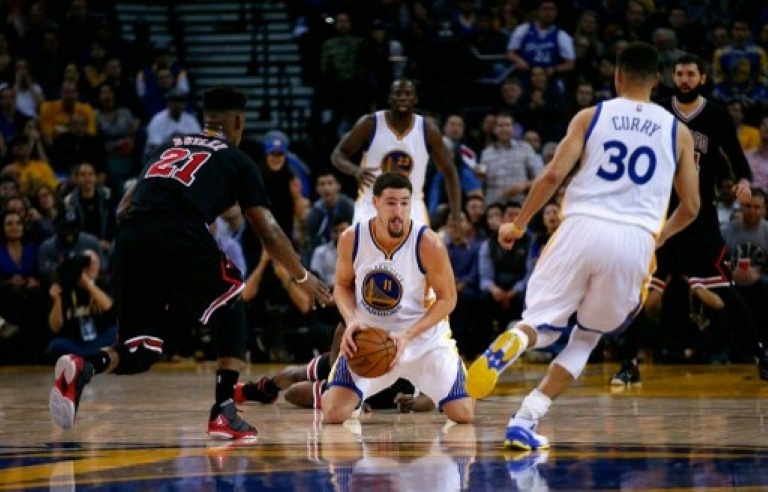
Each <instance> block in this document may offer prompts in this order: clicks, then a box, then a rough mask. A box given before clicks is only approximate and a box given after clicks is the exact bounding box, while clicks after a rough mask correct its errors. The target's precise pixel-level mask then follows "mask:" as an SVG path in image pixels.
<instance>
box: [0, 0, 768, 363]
mask: <svg viewBox="0 0 768 492" xmlns="http://www.w3.org/2000/svg"><path fill="white" fill-rule="evenodd" d="M188 3H189V4H190V5H192V6H197V7H200V9H201V10H204V9H205V8H206V5H208V4H211V5H213V4H216V5H215V8H216V9H217V10H216V12H219V13H220V12H222V11H225V10H226V12H227V15H228V14H229V13H231V14H232V15H234V16H235V21H234V23H232V22H230V21H229V20H226V21H222V24H221V27H222V30H232V31H233V32H235V33H238V32H267V31H268V30H269V29H268V28H269V19H270V15H271V16H273V17H274V18H276V19H281V22H282V23H283V24H286V25H287V26H288V31H287V32H288V35H287V36H286V40H285V42H286V43H287V44H288V45H290V46H293V48H294V49H295V51H296V52H297V53H298V57H297V59H296V60H295V62H294V63H292V64H290V63H286V62H284V61H281V60H280V59H279V58H276V56H275V53H276V49H273V48H270V45H269V44H268V43H267V42H266V41H265V40H266V39H267V38H266V37H265V38H260V37H259V36H258V35H255V36H251V37H246V38H245V39H246V43H245V44H243V43H242V42H241V43H239V44H238V46H237V47H238V48H243V46H245V48H244V49H245V50H246V51H247V52H248V53H252V54H249V60H250V63H249V64H247V65H248V66H247V67H244V69H245V70H246V74H251V75H254V74H259V73H266V74H269V73H272V71H271V69H272V68H276V69H277V73H278V74H285V73H296V74H298V79H299V80H298V82H296V83H298V84H301V85H303V86H306V87H310V88H311V91H310V93H309V94H310V95H309V99H308V105H307V111H306V112H305V113H304V114H305V117H303V118H300V119H298V120H297V119H296V118H295V117H293V116H291V115H293V113H292V112H291V111H290V110H291V109H292V108H290V107H288V108H287V110H286V108H281V109H282V111H274V112H273V113H274V114H273V115H272V116H273V117H272V118H271V119H269V120H268V125H267V126H264V125H261V126H258V127H250V130H249V132H248V134H247V138H246V139H245V140H244V142H243V144H242V145H241V147H242V148H243V150H244V151H245V152H246V153H248V154H249V155H250V156H251V157H253V159H254V161H255V162H256V163H257V164H258V166H259V167H260V169H261V172H262V175H263V177H264V180H265V182H266V185H267V189H268V190H269V193H270V199H271V201H272V205H273V212H274V214H275V216H276V218H277V220H278V222H279V223H280V225H281V226H282V227H283V229H284V230H285V231H286V233H288V234H289V236H290V237H292V238H293V240H294V243H295V247H296V249H297V251H299V252H300V254H301V255H302V257H303V259H304V261H305V264H306V265H308V266H310V267H311V269H312V270H313V271H315V272H316V273H317V274H318V275H319V276H320V277H321V278H322V279H323V280H325V281H326V282H327V283H328V284H329V285H333V276H334V266H335V261H336V256H335V255H336V250H335V241H336V238H337V237H338V235H339V234H340V232H341V231H343V230H344V228H346V227H347V226H349V225H350V223H351V220H352V209H353V202H354V199H355V198H356V195H357V183H356V182H355V181H354V180H353V179H351V178H350V177H348V176H346V175H342V174H340V173H338V172H337V171H336V170H335V169H332V166H331V164H330V159H329V157H330V153H331V151H332V149H333V147H334V146H335V145H336V144H337V143H338V140H339V138H340V137H341V136H342V135H343V134H344V133H345V132H346V131H348V130H349V129H350V128H351V127H352V125H354V123H355V122H356V121H357V120H358V119H359V118H360V117H361V116H363V115H364V114H366V113H369V112H371V111H373V110H377V109H386V108H387V107H388V100H387V99H388V94H389V87H390V85H391V83H392V81H393V80H395V79H396V78H398V77H407V78H409V79H411V80H413V81H414V82H415V84H416V87H417V89H418V95H419V104H418V111H419V112H420V113H421V114H424V115H426V116H428V117H430V118H432V119H433V120H434V122H435V123H436V124H437V126H438V127H439V128H440V129H441V130H442V131H443V134H444V143H445V145H446V146H447V147H448V149H449V150H450V151H451V153H452V155H453V157H454V163H455V165H456V167H457V169H458V170H459V172H460V174H464V175H466V174H470V175H472V176H473V177H474V178H476V179H474V180H464V181H466V182H467V183H476V184H475V185H473V186H465V187H464V189H462V192H463V198H464V211H465V214H466V216H467V218H468V221H467V224H468V225H467V227H466V228H465V230H463V231H458V230H451V231H450V232H448V230H447V229H444V228H443V224H444V221H445V217H446V213H447V207H446V201H447V200H446V197H445V193H444V191H443V186H442V185H441V182H442V176H440V174H439V173H438V172H437V171H436V170H434V169H431V170H430V172H429V175H428V180H427V185H426V186H425V193H426V195H427V202H428V205H429V211H430V214H431V217H432V219H431V224H430V225H431V226H432V227H433V228H434V229H435V230H438V231H441V232H442V234H443V237H444V238H445V241H446V244H447V246H448V250H449V253H450V257H451V261H452V264H453V268H454V274H455V279H456V286H457V289H458V292H459V302H458V306H457V308H456V311H455V312H454V314H453V316H452V318H451V323H452V329H453V332H454V336H455V338H456V339H457V342H458V345H459V350H460V352H461V353H462V354H463V355H464V356H465V357H467V358H469V359H471V358H474V357H475V356H476V355H477V354H478V353H479V352H480V351H481V350H482V349H484V348H485V347H486V345H487V344H488V342H490V340H492V339H493V338H494V337H495V336H496V334H497V333H498V331H499V330H501V329H504V328H505V327H506V326H507V324H508V323H509V322H510V321H511V320H514V319H517V318H519V317H520V314H521V311H522V307H523V299H524V295H525V287H526V281H527V279H528V277H529V276H530V274H531V271H532V269H533V267H534V265H535V263H536V260H537V258H538V256H539V254H540V253H541V251H542V248H543V247H544V245H545V244H546V242H547V240H548V238H549V237H550V236H551V235H552V234H553V233H554V231H555V230H556V229H557V227H558V224H559V221H560V213H559V212H560V208H559V206H560V205H559V204H560V201H559V200H560V197H561V196H562V193H559V194H558V196H557V197H556V199H555V200H553V201H552V203H550V204H549V205H547V207H546V208H545V209H544V210H543V213H542V214H541V216H540V217H539V218H538V220H537V221H536V222H535V224H534V225H533V226H532V227H531V230H530V231H529V234H528V235H527V236H525V237H524V238H523V239H522V240H520V241H518V242H516V243H515V246H514V249H513V250H512V251H505V250H503V249H501V248H500V247H499V246H498V244H497V242H496V241H495V232H496V230H497V229H498V227H499V224H500V223H502V222H505V221H510V220H512V219H513V218H514V217H515V215H516V214H517V213H518V212H519V210H520V204H521V203H522V201H523V200H524V198H525V191H526V190H527V189H528V187H529V186H530V182H531V180H532V179H533V178H534V177H535V176H536V175H537V173H539V172H540V171H541V169H542V167H543V166H544V165H545V164H546V163H547V162H548V161H549V160H550V159H551V158H552V155H553V153H554V149H555V148H556V146H557V142H558V141H559V140H560V138H562V136H563V135H564V132H565V129H566V127H567V124H568V122H569V120H570V118H571V117H572V116H573V115H574V114H576V113H577V112H578V111H579V110H580V109H582V108H585V107H588V106H591V105H594V104H595V103H597V102H599V101H601V100H605V99H608V98H611V97H613V96H615V95H616V94H615V89H614V87H613V72H614V68H615V57H616V54H617V52H619V51H620V50H621V49H622V47H623V46H625V45H626V44H627V43H628V42H631V41H637V40H640V41H647V42H650V43H653V44H654V45H655V46H656V47H657V48H658V49H659V51H660V53H661V57H662V67H660V68H661V71H662V78H661V83H660V84H659V86H658V88H657V94H656V96H657V97H659V98H665V97H670V96H671V95H672V93H673V87H672V79H671V70H672V68H673V65H674V60H675V59H676V58H677V57H678V56H680V55H681V54H683V53H692V54H695V55H698V56H700V57H701V58H702V59H703V60H705V62H706V65H707V67H708V72H707V79H706V84H705V87H704V89H703V94H704V95H705V96H706V97H707V98H709V99H711V100H714V101H716V102H718V103H719V104H722V105H724V106H727V108H728V112H729V114H730V116H731V118H732V120H733V124H734V126H735V127H736V129H737V132H738V137H739V142H740V144H741V146H742V149H743V151H744V152H745V154H746V156H747V159H748V161H749V163H750V166H751V167H752V172H753V173H754V180H753V186H754V188H753V198H752V199H751V201H749V202H748V203H738V202H737V201H736V200H735V199H734V196H733V195H732V193H731V192H730V187H731V186H732V184H733V176H731V175H728V174H727V173H723V175H722V176H720V177H719V182H720V188H719V193H718V197H719V198H718V204H717V206H718V210H719V212H720V219H721V226H722V228H723V233H724V236H725V238H726V242H727V243H728V246H729V252H728V254H729V262H730V263H731V265H732V266H733V267H734V268H737V265H740V264H744V262H745V261H746V260H749V264H750V265H751V267H754V268H756V270H757V271H758V272H759V275H758V276H757V278H752V277H751V280H750V282H751V283H750V284H749V285H741V286H738V285H737V288H743V289H745V290H748V291H749V292H756V294H754V295H751V296H745V297H746V298H747V301H748V302H749V303H750V309H751V311H752V312H753V315H754V316H755V318H756V320H757V322H758V325H759V328H760V329H761V330H762V333H763V338H764V339H765V335H766V334H767V332H768V316H766V307H765V306H764V304H766V302H765V301H766V300H768V263H766V252H768V222H766V206H765V190H766V189H768V85H767V83H766V80H767V79H766V77H767V76H768V61H767V59H766V51H767V50H768V4H766V2H764V1H760V0H732V1H721V0H689V1H673V0H655V1H654V0H574V1H556V0H367V1H352V0H346V1H344V0H294V1H286V2H277V1H263V2H246V1H231V2H219V3H216V2H207V3H206V2H201V1H197V2H196V1H192V2H188ZM124 4H125V5H127V6H129V7H130V6H133V7H136V6H137V4H138V6H139V7H141V3H140V2H135V1H133V2H132V1H128V2H120V1H118V2H111V1H106V0H101V1H100V0H66V1H65V0H57V1H54V0H49V1H45V0H38V1H32V0H4V1H2V2H0V159H2V164H1V165H0V209H1V210H2V214H1V216H2V221H3V222H2V234H1V235H0V318H1V319H0V364H25V363H48V362H52V361H53V360H55V359H56V357H57V356H58V355H60V354H62V353H67V352H79V353H84V352H89V351H92V350H95V349H97V348H98V347H101V346H104V345H108V344H110V343H111V342H112V341H114V339H115V336H116V320H115V317H114V310H113V307H112V304H113V299H112V296H113V292H112V288H111V282H110V271H111V246H112V239H113V237H114V231H115V226H116V224H115V217H114V212H115V207H116V205H117V203H118V202H119V200H120V197H121V196H122V194H123V191H124V189H125V187H126V186H127V185H129V184H130V182H131V180H132V179H134V178H135V177H136V175H137V174H138V173H139V171H140V170H141V167H142V160H143V157H144V156H146V155H148V154H149V153H151V152H152V150H153V149H154V148H155V147H156V146H157V145H159V144H160V143H162V142H163V141H164V140H166V139H167V138H169V137H170V136H172V135H175V134H180V133H196V132H199V131H200V128H201V126H200V115H199V109H200V108H199V101H200V93H201V91H202V90H204V89H206V88H207V86H208V85H209V83H210V81H211V77H210V73H211V72H213V73H215V70H209V71H208V74H207V75H206V76H205V77H203V76H202V75H201V76H199V77H197V78H196V77H195V75H194V74H195V71H194V70H192V69H191V68H192V65H193V64H194V63H195V61H194V57H193V55H192V50H191V49H190V46H189V44H188V43H187V42H186V41H185V37H184V35H183V33H182V34H179V29H182V30H183V24H184V18H183V17H181V16H180V14H179V11H178V10H177V9H179V8H180V7H178V6H176V5H175V2H152V5H153V8H157V7H158V6H161V7H162V8H163V9H164V12H165V14H166V25H165V26H164V28H167V29H168V32H170V33H171V35H170V36H168V37H165V38H164V39H163V41H158V40H157V39H154V37H153V33H155V32H156V26H154V25H153V23H152V20H151V19H147V18H143V17H141V16H133V17H129V16H125V15H122V16H121V6H123V5H124ZM147 5H149V3H147ZM211 8H214V6H212V7H211ZM227 9H228V10H227ZM216 19H217V17H216V16H213V17H209V19H208V20H207V21H206V22H208V23H209V24H210V26H208V27H211V28H212V29H214V30H215V29H216V25H215V24H216V22H217V20H216ZM180 25H181V27H180ZM273 27H274V26H273ZM234 48H235V46H232V49H234ZM227 51H228V48H224V49H221V50H220V51H219V52H217V53H215V54H214V55H213V57H214V60H215V59H216V57H218V58H219V59H220V60H223V59H225V58H226V57H227ZM270 56H271V58H270ZM265 57H266V58H265ZM270 59H271V60H272V62H271V63H272V65H273V66H270V62H269V60H270ZM207 68H208V69H211V67H210V66H209V67H207ZM198 73H203V71H201V70H198ZM280 80H281V81H282V82H281V84H283V85H285V84H289V82H286V80H287V79H280ZM227 81H231V79H228V78H226V77H222V80H219V81H218V82H227ZM290 83H293V82H290ZM283 89H285V88H284V87H283V88H278V89H277V92H272V93H269V92H266V93H265V92H261V93H259V94H260V96H259V97H256V98H252V105H253V106H255V107H256V110H257V111H258V114H259V115H260V116H259V118H261V117H263V116H264V114H265V113H269V112H270V111H269V109H270V108H274V105H273V103H274V102H275V100H279V99H280V97H282V96H281V94H282V92H280V91H281V90H283ZM281 115H283V117H281ZM285 115H288V116H285ZM726 168H727V166H726ZM734 230H748V231H752V232H754V234H751V236H750V238H751V239H750V241H748V242H741V243H739V242H734V241H730V240H729V238H731V237H735V236H737V235H736V234H734ZM211 231H212V233H213V234H215V235H216V238H217V240H218V241H219V244H220V246H221V248H222V249H223V250H224V251H226V252H227V253H228V254H229V255H230V257H231V258H232V260H233V261H234V262H235V263H236V264H237V265H238V266H239V267H240V268H241V270H242V271H243V273H244V276H246V277H248V283H247V289H246V292H245V297H246V299H247V301H248V316H249V327H250V332H249V342H248V349H249V354H250V355H249V356H250V359H251V361H252V362H268V361H275V362H290V361H303V360H308V359H309V358H310V357H311V356H312V355H313V354H315V353H317V352H322V351H325V350H327V349H328V347H329V346H330V342H331V335H332V332H333V329H334V327H335V325H336V323H337V321H338V319H339V317H338V314H337V313H336V312H335V310H334V308H333V307H330V308H327V309H324V310H321V311H312V310H311V309H310V307H309V303H308V300H307V299H305V298H304V297H303V296H302V295H301V291H300V289H295V288H293V287H292V283H291V282H290V278H289V277H288V275H287V273H286V272H285V271H284V270H283V269H282V268H280V267H279V266H278V265H276V264H273V262H272V261H271V260H270V258H268V256H267V255H266V254H264V253H263V252H262V249H261V247H260V244H259V242H258V240H257V239H256V237H255V236H253V234H252V233H251V232H250V230H249V228H248V227H247V225H246V224H245V220H244V218H243V216H242V214H241V213H240V210H239V208H238V207H237V206H235V207H233V208H232V209H230V210H228V211H227V212H226V213H225V214H224V215H222V216H221V217H220V219H219V220H218V221H217V223H216V224H214V225H213V226H212V228H211ZM742 236H743V235H742ZM740 237H741V236H740ZM740 260H741V262H740ZM158 274H162V272H158ZM681 284H682V285H680V288H678V289H674V288H672V289H669V292H668V293H667V294H666V295H668V296H669V298H670V302H668V303H666V306H667V307H666V308H665V311H664V312H663V313H662V317H661V319H660V321H659V322H658V323H656V324H654V325H653V327H652V328H651V329H650V332H649V336H648V337H647V339H648V340H647V347H646V350H645V351H644V357H645V358H647V359H653V360H660V361H665V362H702V363H728V362H740V361H745V360H748V359H749V357H750V354H751V352H750V349H749V348H745V347H743V344H742V343H741V342H740V341H739V340H738V336H736V335H734V333H736V330H733V328H732V326H731V325H730V322H729V320H728V318H727V317H720V316H718V317H712V316H709V313H708V311H707V308H706V307H705V306H702V305H701V304H700V303H698V302H696V299H695V297H692V296H691V295H690V293H689V292H688V287H687V284H685V283H684V282H682V283H681ZM178 323H179V326H182V324H188V323H192V324H194V323H196V321H195V320H182V319H179V320H178ZM196 333H197V335H196V337H195V338H193V339H190V338H188V337H187V338H181V337H180V338H179V339H177V340H171V341H167V342H168V343H167V346H168V347H170V348H171V350H170V351H169V352H168V353H167V354H166V357H168V358H169V359H172V358H174V357H197V358H202V359H204V358H210V357H213V354H215V350H213V347H212V346H211V337H210V333H208V332H207V331H206V328H205V327H202V326H198V329H197V330H196ZM611 344H612V341H611V340H610V339H607V340H606V341H604V342H603V346H602V350H598V351H596V353H595V354H594V356H593V357H595V358H598V359H599V358H604V357H607V358H610V357H611V356H612V349H611ZM557 350H558V346H557V345H555V346H554V347H553V348H552V349H551V350H549V351H548V352H533V353H532V355H531V356H530V357H532V358H534V359H535V358H540V359H542V360H548V359H549V358H551V357H552V355H553V352H555V351H557Z"/></svg>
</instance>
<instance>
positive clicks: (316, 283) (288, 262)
mask: <svg viewBox="0 0 768 492" xmlns="http://www.w3.org/2000/svg"><path fill="white" fill-rule="evenodd" d="M244 213H245V216H246V217H247V218H248V221H249V222H250V223H251V227H252V228H253V230H254V232H255V233H256V235H257V236H259V238H260V239H261V242H262V243H263V244H264V248H265V249H266V250H267V253H269V256H270V258H272V259H273V260H275V261H277V262H278V263H280V264H281V265H283V266H284V267H285V269H286V270H287V271H288V273H289V274H290V275H291V276H292V277H293V279H294V281H295V282H296V283H297V284H299V285H301V287H302V288H303V289H304V290H306V291H307V292H308V293H309V294H310V295H311V296H312V307H313V308H314V307H315V306H316V305H320V306H322V307H325V305H326V304H328V303H329V302H330V301H331V294H330V292H329V290H328V287H327V286H326V285H325V284H324V283H323V281H322V280H320V279H319V278H317V277H315V276H314V275H313V274H312V273H310V272H309V270H307V269H306V268H304V266H303V265H302V264H301V261H300V260H299V255H297V254H296V251H294V249H293V245H292V244H291V241H290V240H289V239H288V237H287V236H286V235H285V233H284V232H283V230H282V229H281V228H280V225H278V223H277V221H276V220H275V218H274V216H273V215H272V212H270V211H269V209H267V208H265V207H260V206H257V207H249V208H246V209H245V210H244Z"/></svg>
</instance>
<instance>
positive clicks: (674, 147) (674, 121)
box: [672, 116, 680, 172]
mask: <svg viewBox="0 0 768 492" xmlns="http://www.w3.org/2000/svg"><path fill="white" fill-rule="evenodd" d="M672 160H673V161H674V162H675V172H677V168H678V166H679V165H680V161H679V160H678V157H677V118H675V117H674V116H673V117H672Z"/></svg>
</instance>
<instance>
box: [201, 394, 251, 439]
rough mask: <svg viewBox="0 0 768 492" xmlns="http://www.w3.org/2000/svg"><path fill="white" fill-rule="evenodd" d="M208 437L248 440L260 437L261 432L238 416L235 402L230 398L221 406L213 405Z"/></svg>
mask: <svg viewBox="0 0 768 492" xmlns="http://www.w3.org/2000/svg"><path fill="white" fill-rule="evenodd" d="M208 435H209V436H210V437H212V438H214V439H247V440H253V439H256V438H258V437H259V431H257V430H256V427H254V426H252V425H251V424H249V423H248V422H246V421H245V420H243V419H241V418H240V416H239V415H238V414H237V407H236V406H235V402H234V401H233V400H232V399H231V398H230V399H229V400H227V401H225V402H224V403H222V404H221V405H216V404H214V405H213V408H211V419H210V420H209V421H208Z"/></svg>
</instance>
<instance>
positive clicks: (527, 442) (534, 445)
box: [504, 417, 549, 451]
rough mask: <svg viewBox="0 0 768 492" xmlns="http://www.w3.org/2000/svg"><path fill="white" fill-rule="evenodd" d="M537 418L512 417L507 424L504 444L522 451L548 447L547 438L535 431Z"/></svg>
mask: <svg viewBox="0 0 768 492" xmlns="http://www.w3.org/2000/svg"><path fill="white" fill-rule="evenodd" d="M536 425H538V421H537V420H528V419H524V418H520V417H512V419H511V420H510V421H509V424H507V436H506V439H505V440H504V446H505V447H507V448H512V449H520V450H523V451H536V450H539V449H547V448H549V439H547V438H546V437H544V436H542V435H541V434H537V433H536Z"/></svg>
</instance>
